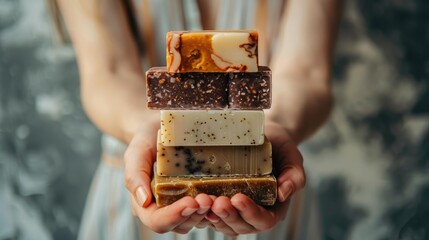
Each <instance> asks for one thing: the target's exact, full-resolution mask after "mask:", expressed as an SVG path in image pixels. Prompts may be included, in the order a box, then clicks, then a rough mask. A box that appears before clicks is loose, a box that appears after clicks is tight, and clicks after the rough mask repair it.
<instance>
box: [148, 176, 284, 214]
mask: <svg viewBox="0 0 429 240" xmlns="http://www.w3.org/2000/svg"><path fill="white" fill-rule="evenodd" d="M152 191H153V193H154V196H155V198H156V204H157V205H158V206H160V207H162V206H166V205H169V204H172V203H173V202H175V201H177V200H179V199H180V198H182V197H185V196H191V197H195V196H197V195H198V194H199V193H206V194H209V195H215V196H226V197H232V196H234V195H235V194H237V193H242V194H244V195H246V196H248V197H250V198H251V199H252V200H253V201H255V202H256V203H257V204H260V205H273V204H274V203H275V201H276V198H277V182H276V178H275V177H274V176H273V175H265V176H258V177H202V178H195V177H161V176H158V175H155V177H154V179H153V181H152Z"/></svg>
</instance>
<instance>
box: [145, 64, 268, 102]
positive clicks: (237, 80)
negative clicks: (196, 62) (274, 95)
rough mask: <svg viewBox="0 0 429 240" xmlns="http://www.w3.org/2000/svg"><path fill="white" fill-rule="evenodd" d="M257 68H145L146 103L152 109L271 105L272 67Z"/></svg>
mask: <svg viewBox="0 0 429 240" xmlns="http://www.w3.org/2000/svg"><path fill="white" fill-rule="evenodd" d="M258 69H259V71H258V72H231V73H228V72H187V73H170V72H167V70H166V68H165V67H155V68H151V69H149V70H148V71H147V72H146V87H147V90H146V91H147V96H148V98H147V101H148V102H147V106H148V107H149V108H151V109H166V110H169V109H171V110H174V109H182V110H183V109H187V110H190V109H223V108H230V109H248V110H251V109H252V110H256V109H268V108H270V107H271V70H270V69H269V68H268V67H263V66H262V67H259V68H258Z"/></svg>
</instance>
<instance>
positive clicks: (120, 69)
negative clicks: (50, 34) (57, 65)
mask: <svg viewBox="0 0 429 240" xmlns="http://www.w3.org/2000/svg"><path fill="white" fill-rule="evenodd" d="M58 2H59V7H60V10H61V12H62V14H63V16H64V18H65V22H66V25H67V28H68V30H69V32H70V35H71V38H72V41H73V45H74V47H75V50H76V54H77V60H78V64H79V71H80V79H81V95H82V101H83V105H84V108H85V110H86V113H87V114H88V115H89V117H90V118H91V120H92V121H93V122H94V123H95V124H96V125H97V126H98V127H99V128H100V129H101V130H102V131H103V132H105V133H108V134H110V135H113V136H115V137H117V138H119V139H121V140H123V141H125V142H129V141H130V140H131V139H132V137H133V135H134V134H135V133H136V132H137V131H138V130H139V129H140V128H141V127H142V126H143V125H144V124H145V120H148V118H151V117H152V115H154V112H152V111H147V109H146V101H145V95H146V94H145V81H144V76H143V73H142V70H141V68H140V63H139V57H138V51H137V48H136V45H135V42H134V40H133V38H132V35H131V32H130V29H129V27H128V26H129V24H128V23H127V19H126V16H125V12H124V9H123V6H122V4H121V3H120V1H115V0H107V1H86V0H75V1H68V0H58Z"/></svg>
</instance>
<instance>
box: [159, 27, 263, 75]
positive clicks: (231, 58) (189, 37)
mask: <svg viewBox="0 0 429 240" xmlns="http://www.w3.org/2000/svg"><path fill="white" fill-rule="evenodd" d="M167 71H168V72H257V71H258V32H256V31H253V30H237V31H193V32H187V31H175V32H168V33H167Z"/></svg>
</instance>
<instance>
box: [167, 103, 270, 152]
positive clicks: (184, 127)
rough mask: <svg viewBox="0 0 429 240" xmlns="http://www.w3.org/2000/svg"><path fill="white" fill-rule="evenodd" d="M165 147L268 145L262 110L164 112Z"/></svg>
mask: <svg viewBox="0 0 429 240" xmlns="http://www.w3.org/2000/svg"><path fill="white" fill-rule="evenodd" d="M161 143H162V144H163V145H164V146H213V145H217V146H231V145H261V144H263V143H264V112H263V111H262V110H242V111H241V110H240V111H231V110H161Z"/></svg>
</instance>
